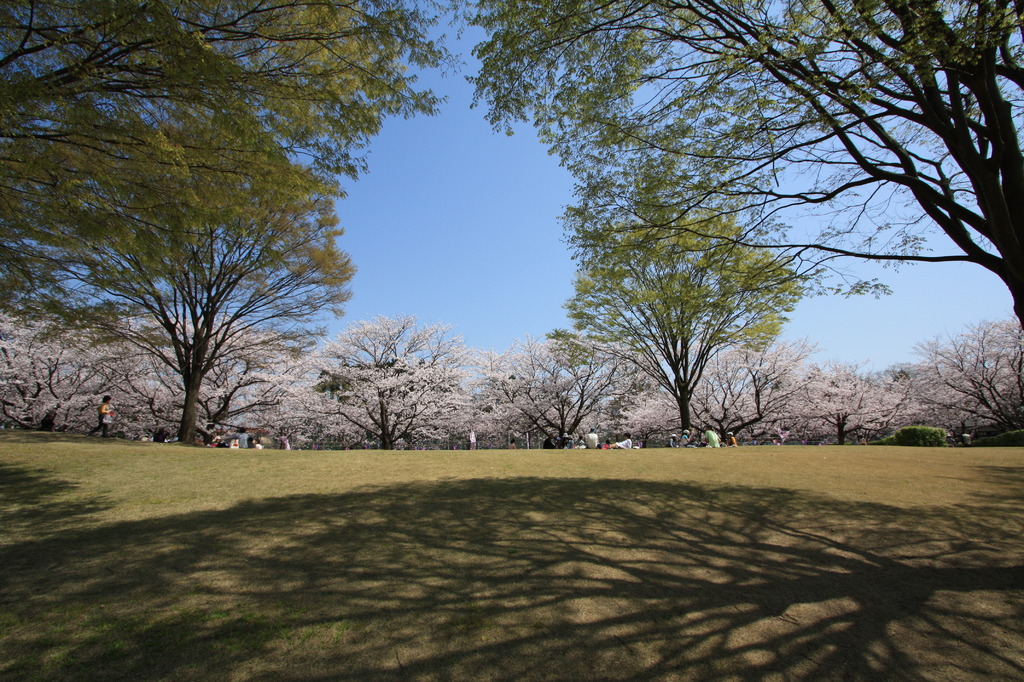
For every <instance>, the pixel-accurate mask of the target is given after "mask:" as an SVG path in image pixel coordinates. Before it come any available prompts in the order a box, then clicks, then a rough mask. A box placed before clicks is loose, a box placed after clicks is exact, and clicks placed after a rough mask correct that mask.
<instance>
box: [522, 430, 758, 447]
mask: <svg viewBox="0 0 1024 682" xmlns="http://www.w3.org/2000/svg"><path fill="white" fill-rule="evenodd" d="M702 436H703V437H702ZM642 446H643V443H642V442H640V441H634V440H633V437H632V435H631V434H629V433H625V434H623V437H622V440H618V441H612V440H611V439H610V438H609V439H605V441H604V442H603V443H602V442H601V439H600V437H599V436H598V435H597V430H596V429H590V432H589V433H587V435H585V436H583V438H581V439H574V438H573V437H572V436H569V435H567V434H565V433H563V434H562V435H561V436H548V437H546V438H545V439H544V444H543V446H542V447H543V448H544V449H545V450H557V449H576V448H580V449H582V448H586V449H588V450H632V449H636V448H640V447H642ZM668 447H670V448H704V447H708V448H721V447H725V448H735V447H739V442H738V441H737V440H736V435H735V434H734V433H733V432H732V431H728V432H727V433H726V434H725V438H723V439H720V438H719V437H718V433H717V432H715V430H714V429H710V428H709V429H707V430H706V431H705V432H704V433H703V434H701V433H700V432H699V431H698V432H694V431H691V430H690V429H686V430H685V431H683V434H682V436H679V435H677V434H674V433H673V434H672V435H671V436H669V439H668Z"/></svg>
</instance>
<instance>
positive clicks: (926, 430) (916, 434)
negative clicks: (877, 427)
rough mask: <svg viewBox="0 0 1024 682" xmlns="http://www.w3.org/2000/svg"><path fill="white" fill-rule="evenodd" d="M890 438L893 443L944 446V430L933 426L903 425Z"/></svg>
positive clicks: (932, 446)
mask: <svg viewBox="0 0 1024 682" xmlns="http://www.w3.org/2000/svg"><path fill="white" fill-rule="evenodd" d="M892 440H893V444H894V445H903V446H914V447H927V448H941V447H945V446H946V432H945V430H944V429H939V428H935V427H934V426H904V427H903V428H902V429H900V430H899V431H897V432H896V433H894V434H893V436H892Z"/></svg>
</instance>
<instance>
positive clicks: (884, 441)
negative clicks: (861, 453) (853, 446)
mask: <svg viewBox="0 0 1024 682" xmlns="http://www.w3.org/2000/svg"><path fill="white" fill-rule="evenodd" d="M868 445H896V436H886V437H885V438H879V439H878V440H873V441H870V442H868Z"/></svg>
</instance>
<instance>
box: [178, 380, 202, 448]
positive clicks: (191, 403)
mask: <svg viewBox="0 0 1024 682" xmlns="http://www.w3.org/2000/svg"><path fill="white" fill-rule="evenodd" d="M196 374H198V372H197V373H196ZM183 378H184V379H185V404H184V405H183V406H182V408H181V423H180V424H179V425H178V441H179V442H181V443H188V444H190V445H191V444H192V441H193V440H195V436H196V417H197V416H198V414H199V389H200V387H202V385H203V377H202V376H189V377H183Z"/></svg>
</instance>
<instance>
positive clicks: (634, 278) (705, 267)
mask: <svg viewBox="0 0 1024 682" xmlns="http://www.w3.org/2000/svg"><path fill="white" fill-rule="evenodd" d="M717 229H718V230H719V231H722V232H725V233H727V232H728V231H730V230H736V229H737V228H736V227H735V226H734V225H732V226H719V227H718V228H717ZM592 238H593V237H591V239H592ZM701 241H704V240H700V239H698V238H696V237H694V236H693V235H690V234H687V233H686V232H685V231H681V230H662V231H661V232H660V233H659V234H655V233H652V231H651V230H644V231H631V230H608V231H606V232H605V234H604V238H603V239H602V240H601V241H598V242H592V246H591V248H589V249H587V250H586V252H585V257H584V262H583V264H582V268H581V270H580V272H579V274H578V275H577V277H576V281H575V294H574V296H573V297H572V298H571V299H570V300H569V302H568V303H567V304H566V308H567V309H568V311H569V317H570V318H571V319H572V320H573V322H574V324H575V326H576V328H577V329H579V330H581V331H583V332H585V333H587V334H588V335H591V336H593V337H595V338H597V339H599V340H601V341H605V342H608V343H610V344H612V346H611V347H612V348H615V347H616V346H619V347H621V348H623V349H625V351H626V353H627V355H626V357H628V358H629V359H630V360H631V361H632V362H634V363H636V365H637V366H638V367H639V368H640V369H641V370H642V371H643V372H644V373H646V374H647V375H648V376H650V377H651V378H652V379H654V380H655V381H657V382H658V384H659V385H660V386H661V387H662V388H664V389H665V390H666V391H668V392H669V393H670V394H671V395H672V396H673V398H675V400H676V402H677V405H678V408H679V421H680V425H681V427H682V428H683V429H686V428H689V427H690V417H691V415H690V399H691V397H692V396H693V392H694V390H695V388H696V386H697V384H698V382H699V381H700V379H701V376H702V375H703V372H704V369H705V367H707V364H708V363H709V362H710V361H711V360H712V359H713V358H714V357H715V355H716V354H717V353H719V352H720V351H722V350H723V349H725V348H728V347H732V346H752V347H757V346H763V345H766V344H767V343H768V342H769V341H770V340H771V339H773V338H774V337H775V336H776V335H777V334H778V333H779V331H780V329H781V325H782V322H783V321H784V319H785V318H784V314H785V313H786V312H788V311H790V310H792V308H793V306H794V305H795V303H796V301H797V300H799V297H800V295H801V293H802V286H801V278H800V277H799V276H798V275H797V274H796V273H794V272H793V270H792V269H790V268H789V267H788V266H787V263H786V262H785V261H779V260H777V259H776V258H774V257H773V255H772V254H770V253H768V252H765V251H760V250H754V249H749V248H745V247H740V246H736V245H732V244H730V245H725V246H721V247H718V248H713V247H711V246H709V245H707V244H701V243H698V242H701Z"/></svg>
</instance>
